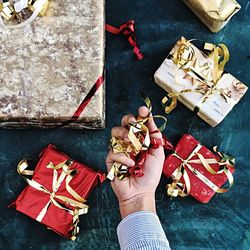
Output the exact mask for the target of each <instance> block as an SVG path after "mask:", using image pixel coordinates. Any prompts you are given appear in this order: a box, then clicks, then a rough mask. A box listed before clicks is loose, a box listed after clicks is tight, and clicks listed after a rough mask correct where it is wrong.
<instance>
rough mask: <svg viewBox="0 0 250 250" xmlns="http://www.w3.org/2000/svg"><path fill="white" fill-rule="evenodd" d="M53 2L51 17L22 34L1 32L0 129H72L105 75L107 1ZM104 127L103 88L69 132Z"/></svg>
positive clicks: (19, 30)
mask: <svg viewBox="0 0 250 250" xmlns="http://www.w3.org/2000/svg"><path fill="white" fill-rule="evenodd" d="M49 2H50V4H49V8H48V10H47V12H46V15H45V16H43V17H37V18H36V19H35V20H34V21H32V22H31V23H30V24H27V25H25V26H24V27H21V28H15V29H8V28H2V29H0V43H1V71H0V127H4V128H29V127H39V128H50V127H57V126H60V125H62V124H64V123H65V122H66V123H67V121H69V120H70V119H71V117H72V116H73V114H74V113H75V112H76V110H77V109H78V108H79V106H80V105H81V103H82V101H83V100H84V98H86V96H88V93H89V92H90V90H91V89H92V87H93V86H94V84H95V82H96V81H97V80H98V79H99V77H101V76H102V75H103V67H104V45H105V41H104V40H105V33H104V23H105V22H104V1H103V0H91V1H81V0H76V1H71V0H63V1H62V0H53V1H49ZM33 3H35V1H29V4H33ZM46 6H47V4H45V6H44V7H45V8H46ZM104 125H105V86H104V84H102V85H101V87H100V88H99V89H98V90H97V92H96V93H95V95H94V97H93V98H92V99H91V101H90V102H89V103H88V105H87V107H86V108H85V109H84V111H83V112H82V113H81V115H80V117H79V119H78V120H74V121H73V122H72V123H70V124H68V125H67V127H70V128H103V127H104Z"/></svg>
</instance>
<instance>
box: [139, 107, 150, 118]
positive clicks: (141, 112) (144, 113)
mask: <svg viewBox="0 0 250 250" xmlns="http://www.w3.org/2000/svg"><path fill="white" fill-rule="evenodd" d="M138 114H139V116H141V117H143V118H145V117H147V116H148V114H149V110H148V108H147V107H145V106H141V107H140V108H139V109H138Z"/></svg>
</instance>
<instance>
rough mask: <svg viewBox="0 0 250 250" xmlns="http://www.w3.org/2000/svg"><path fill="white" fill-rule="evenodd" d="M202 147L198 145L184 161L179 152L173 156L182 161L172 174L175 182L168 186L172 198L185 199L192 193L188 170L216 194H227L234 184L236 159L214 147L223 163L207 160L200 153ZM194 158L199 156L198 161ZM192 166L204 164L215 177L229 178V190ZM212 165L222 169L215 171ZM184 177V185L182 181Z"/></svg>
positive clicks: (212, 159) (168, 192)
mask: <svg viewBox="0 0 250 250" xmlns="http://www.w3.org/2000/svg"><path fill="white" fill-rule="evenodd" d="M201 147H202V145H201V144H198V145H197V146H196V147H195V148H194V150H193V151H192V152H191V154H190V155H189V156H188V157H187V159H183V158H182V157H180V156H179V155H178V153H177V152H174V153H173V154H172V155H173V156H175V157H176V158H178V159H179V160H180V161H181V165H180V166H179V167H178V168H176V170H175V171H174V172H173V174H172V176H171V177H172V179H173V182H172V183H171V184H168V185H167V194H168V195H169V196H171V197H177V196H181V197H185V196H187V195H189V194H190V191H191V182H190V178H189V176H188V173H187V170H186V168H187V169H188V170H189V171H191V173H193V174H194V175H195V176H196V177H197V178H199V179H200V180H201V181H202V182H203V183H204V184H206V185H207V186H208V187H209V188H211V189H212V190H213V191H214V192H216V193H225V192H227V191H228V190H229V189H230V188H231V187H232V186H233V184H234V180H233V175H232V173H231V171H230V169H234V164H235V159H234V158H233V157H231V156H228V155H226V154H223V153H221V152H217V147H214V150H215V152H216V153H217V154H218V155H219V157H220V159H221V161H219V162H218V161H217V160H216V159H214V158H209V159H206V158H205V157H204V156H203V155H202V154H201V153H199V151H200V149H201ZM194 156H198V159H192V158H193V157H194ZM192 164H202V165H203V167H204V168H205V169H206V170H207V171H208V172H209V173H210V174H213V175H216V174H222V173H224V174H225V175H226V176H227V179H228V181H229V188H227V189H225V188H219V187H218V186H217V185H215V184H214V183H213V182H211V181H210V180H209V179H208V178H207V177H205V176H204V175H203V174H202V173H200V172H199V171H198V170H197V169H195V168H194V167H193V166H192ZM210 164H219V166H220V167H221V168H220V169H219V170H218V171H215V170H214V169H213V168H212V167H211V166H210ZM182 177H183V180H184V183H182V182H181V181H180V179H181V178H182Z"/></svg>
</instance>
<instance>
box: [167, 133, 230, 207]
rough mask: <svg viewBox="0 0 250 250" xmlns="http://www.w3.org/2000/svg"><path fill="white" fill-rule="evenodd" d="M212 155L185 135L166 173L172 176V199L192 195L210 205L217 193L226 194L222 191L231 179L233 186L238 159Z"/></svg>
mask: <svg viewBox="0 0 250 250" xmlns="http://www.w3.org/2000/svg"><path fill="white" fill-rule="evenodd" d="M214 150H215V153H212V152H211V151H210V150H208V149H207V148H206V147H205V146H202V145H201V144H200V142H199V141H197V140H196V139H195V138H194V137H193V136H191V135H183V137H182V138H181V139H180V141H179V142H178V144H177V145H176V146H175V148H174V150H173V153H172V154H170V155H169V156H168V157H167V158H166V160H165V163H164V167H163V174H164V175H165V176H167V177H171V178H172V179H173V182H172V183H171V184H168V186H167V190H168V194H169V195H170V196H172V197H176V196H178V195H179V196H182V197H185V196H187V195H189V194H190V195H192V196H193V197H194V198H195V199H197V200H198V201H200V202H203V203H207V202H209V200H210V199H211V198H212V197H213V195H214V194H215V193H225V192H227V191H228V189H224V188H221V187H222V186H223V185H224V184H225V183H226V182H227V180H228V181H229V183H230V187H231V186H232V185H233V175H232V173H233V172H234V158H232V157H230V156H227V155H225V154H222V153H220V152H216V148H214Z"/></svg>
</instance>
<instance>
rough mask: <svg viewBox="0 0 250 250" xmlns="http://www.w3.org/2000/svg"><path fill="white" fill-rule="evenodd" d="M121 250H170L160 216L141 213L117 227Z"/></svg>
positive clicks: (126, 219)
mask: <svg viewBox="0 0 250 250" xmlns="http://www.w3.org/2000/svg"><path fill="white" fill-rule="evenodd" d="M117 235H118V240H119V244H120V247H121V250H139V249H140V250H156V249H157V250H163V249H164V250H169V249H170V247H169V243H168V240H167V238H166V235H165V233H164V231H163V228H162V225H161V222H160V220H159V218H158V216H157V215H156V214H155V213H153V212H147V211H140V212H135V213H133V214H130V215H128V216H127V217H125V218H124V219H123V220H122V221H121V222H120V224H119V225H118V227H117Z"/></svg>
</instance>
